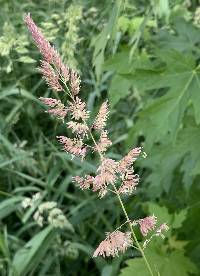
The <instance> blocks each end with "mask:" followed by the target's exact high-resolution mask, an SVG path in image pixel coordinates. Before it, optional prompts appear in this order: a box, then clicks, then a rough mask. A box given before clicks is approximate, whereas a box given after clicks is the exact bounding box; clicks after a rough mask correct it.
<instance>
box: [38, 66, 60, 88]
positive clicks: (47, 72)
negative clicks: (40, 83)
mask: <svg viewBox="0 0 200 276" xmlns="http://www.w3.org/2000/svg"><path fill="white" fill-rule="evenodd" d="M39 71H40V72H41V74H42V75H43V77H44V79H45V80H46V82H47V84H48V85H49V86H50V87H51V88H52V89H53V90H55V91H62V90H63V88H62V86H61V84H60V83H59V75H58V74H56V73H55V71H54V69H53V68H52V66H51V65H50V64H49V63H48V62H46V61H42V62H41V67H40V68H39Z"/></svg>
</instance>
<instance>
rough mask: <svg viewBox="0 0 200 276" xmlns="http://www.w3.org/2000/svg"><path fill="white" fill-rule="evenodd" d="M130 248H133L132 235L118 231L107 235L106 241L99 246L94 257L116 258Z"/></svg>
mask: <svg viewBox="0 0 200 276" xmlns="http://www.w3.org/2000/svg"><path fill="white" fill-rule="evenodd" d="M130 246H132V239H131V233H130V232H126V233H123V232H121V231H118V230H117V231H115V232H113V233H107V237H106V239H105V240H103V241H102V242H101V243H100V244H99V246H98V247H97V249H96V250H95V252H94V254H93V257H97V256H102V257H109V256H112V257H115V256H118V254H119V252H121V253H124V252H125V251H126V250H127V248H128V247H130Z"/></svg>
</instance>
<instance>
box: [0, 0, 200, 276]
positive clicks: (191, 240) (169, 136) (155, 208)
mask: <svg viewBox="0 0 200 276" xmlns="http://www.w3.org/2000/svg"><path fill="white" fill-rule="evenodd" d="M0 5H1V10H0V15H1V16H0V23H1V24H0V26H1V27H0V100H1V102H0V113H1V116H0V130H1V131H0V171H1V174H0V226H1V227H0V229H1V230H0V275H2V276H4V275H14V276H15V275H19V276H23V275H39V276H42V275H58V276H59V275H102V276H105V275H106V276H107V275H108V276H109V275H110V276H111V275H112V276H114V275H122V276H129V275H139V276H140V275H141V276H143V275H148V274H147V273H148V272H147V271H146V268H145V266H144V263H143V262H142V260H141V258H140V256H139V255H138V253H137V252H136V251H134V250H129V251H127V252H126V254H124V255H120V256H119V257H118V258H115V259H101V258H97V259H93V258H92V257H91V256H92V254H93V252H94V250H95V246H96V245H97V244H98V243H99V242H100V241H101V240H102V239H103V238H104V232H105V231H112V230H113V225H116V224H118V225H120V224H121V221H123V214H122V212H121V209H120V207H119V206H118V204H117V201H116V199H115V198H113V197H111V196H106V197H105V198H103V199H101V200H100V199H99V198H98V197H97V196H96V195H95V194H92V193H91V192H89V191H84V192H83V191H80V190H79V189H78V188H77V187H75V186H74V184H73V183H72V182H71V178H72V176H75V175H81V174H82V173H83V172H84V173H85V172H86V173H87V172H88V173H90V172H94V171H95V170H96V163H97V160H96V159H95V158H94V155H91V156H89V158H88V159H87V161H83V162H81V161H80V160H79V159H78V158H74V159H73V160H71V156H70V155H68V154H66V153H65V152H63V151H61V149H60V146H59V144H58V142H57V141H56V138H55V137H56V135H60V134H62V133H63V125H62V124H61V123H60V122H59V120H56V119H55V118H54V117H49V116H48V115H47V114H45V113H44V112H43V111H44V107H43V106H42V105H41V102H40V101H39V100H38V98H39V97H40V96H45V97H48V96H50V95H52V94H50V91H49V89H47V88H46V85H45V84H44V82H43V80H42V79H41V76H40V74H39V72H38V71H37V70H36V69H35V68H36V67H37V66H38V65H39V62H38V61H39V59H40V56H39V54H38V52H37V50H36V48H35V47H34V45H33V43H32V41H31V39H30V36H29V35H28V33H27V30H26V27H25V25H24V22H23V16H24V13H25V12H29V11H30V12H31V14H32V16H33V18H34V20H35V21H37V23H38V25H39V26H40V27H41V28H42V30H43V31H44V33H45V34H46V35H47V37H48V39H49V40H50V41H51V43H53V44H54V45H55V46H56V47H57V48H58V49H59V51H60V52H61V54H62V58H63V59H64V61H65V62H66V63H67V64H68V65H69V66H71V67H72V68H75V69H77V70H78V71H79V73H80V75H81V79H82V91H81V93H82V96H83V97H84V98H85V99H87V106H88V109H89V110H91V111H94V113H95V112H96V111H97V110H98V107H99V104H100V103H102V101H103V100H104V99H105V98H106V97H108V98H109V102H110V107H111V113H110V119H109V122H108V129H109V132H110V137H111V138H112V141H113V146H112V147H111V148H110V149H109V152H108V156H110V157H112V158H114V159H119V158H120V157H121V156H123V155H124V154H125V153H127V152H128V151H129V150H130V148H131V147H133V146H138V145H142V146H143V147H144V149H145V151H146V153H147V158H146V159H145V160H144V159H141V160H139V161H138V162H137V166H138V167H137V171H138V173H140V175H141V176H142V177H141V181H140V184H139V186H138V189H137V196H134V195H133V196H131V197H124V200H125V202H126V204H127V206H128V211H129V214H130V215H131V218H132V219H133V218H136V219H137V218H139V217H141V216H143V215H148V214H155V215H156V216H157V217H159V218H161V220H162V221H166V222H167V223H168V225H169V227H170V230H169V231H168V233H167V239H165V240H164V241H163V240H159V241H158V240H152V242H151V244H150V245H149V247H148V248H147V249H146V254H147V256H148V258H149V260H150V262H151V263H152V264H155V265H156V269H157V270H158V271H159V273H160V275H163V276H166V275H175V276H179V275H180V276H184V275H200V257H199V256H200V246H199V244H200V238H199V231H200V223H199V221H200V220H199V218H200V215H199V214H200V204H199V196H200V187H199V173H200V150H199V140H200V138H199V137H200V128H199V124H200V107H199V106H200V68H199V59H200V8H198V5H199V3H198V1H182V0H180V1H179V0H174V1H167V0H165V1H162V0H160V1H155V0H154V1H145V0H143V1H139V0H138V1H120V0H116V1H114V2H112V1H106V0H104V1H90V0H88V1H74V2H72V1H65V0H62V1H56V0H54V1H53V0H49V1H47V0H45V1H42V2H41V3H40V4H38V1H28V2H27V1H19V0H17V1H11V0H9V1H4V0H0ZM51 93H52V92H51ZM65 131H66V133H67V129H66V130H65ZM37 192H40V193H41V194H42V197H43V199H44V201H55V202H57V203H58V206H59V208H60V209H62V211H63V212H64V213H65V214H66V215H67V217H68V219H69V222H70V223H71V225H73V228H74V232H73V231H70V230H69V229H65V230H53V231H52V229H50V228H49V227H48V226H47V227H44V228H43V229H41V228H40V227H39V226H38V225H37V224H36V223H35V222H34V221H33V219H32V214H33V212H34V208H32V209H30V210H28V211H27V212H26V211H24V209H23V208H22V206H21V202H22V200H23V198H24V197H25V196H32V195H33V194H35V193H37ZM137 235H138V237H139V240H140V241H142V237H141V236H140V234H139V231H138V233H137Z"/></svg>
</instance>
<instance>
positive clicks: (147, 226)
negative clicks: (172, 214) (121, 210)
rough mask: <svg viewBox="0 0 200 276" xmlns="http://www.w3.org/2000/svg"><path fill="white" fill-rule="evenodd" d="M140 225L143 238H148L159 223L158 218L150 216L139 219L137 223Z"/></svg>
mask: <svg viewBox="0 0 200 276" xmlns="http://www.w3.org/2000/svg"><path fill="white" fill-rule="evenodd" d="M136 223H138V224H139V225H140V231H141V233H142V235H143V236H146V235H147V234H148V233H149V231H151V230H153V229H155V226H156V223H157V218H156V217H155V216H154V215H153V216H149V217H146V218H143V219H139V220H138V221H136Z"/></svg>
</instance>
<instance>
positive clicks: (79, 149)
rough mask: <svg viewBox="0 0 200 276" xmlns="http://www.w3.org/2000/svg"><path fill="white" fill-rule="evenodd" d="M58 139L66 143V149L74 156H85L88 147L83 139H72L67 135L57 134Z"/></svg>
mask: <svg viewBox="0 0 200 276" xmlns="http://www.w3.org/2000/svg"><path fill="white" fill-rule="evenodd" d="M57 138H58V141H59V142H60V143H61V144H63V145H64V151H66V152H68V153H70V154H71V155H72V157H73V156H78V157H82V159H83V158H84V157H85V154H86V147H84V146H83V142H82V140H78V139H70V138H68V137H65V136H57Z"/></svg>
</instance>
